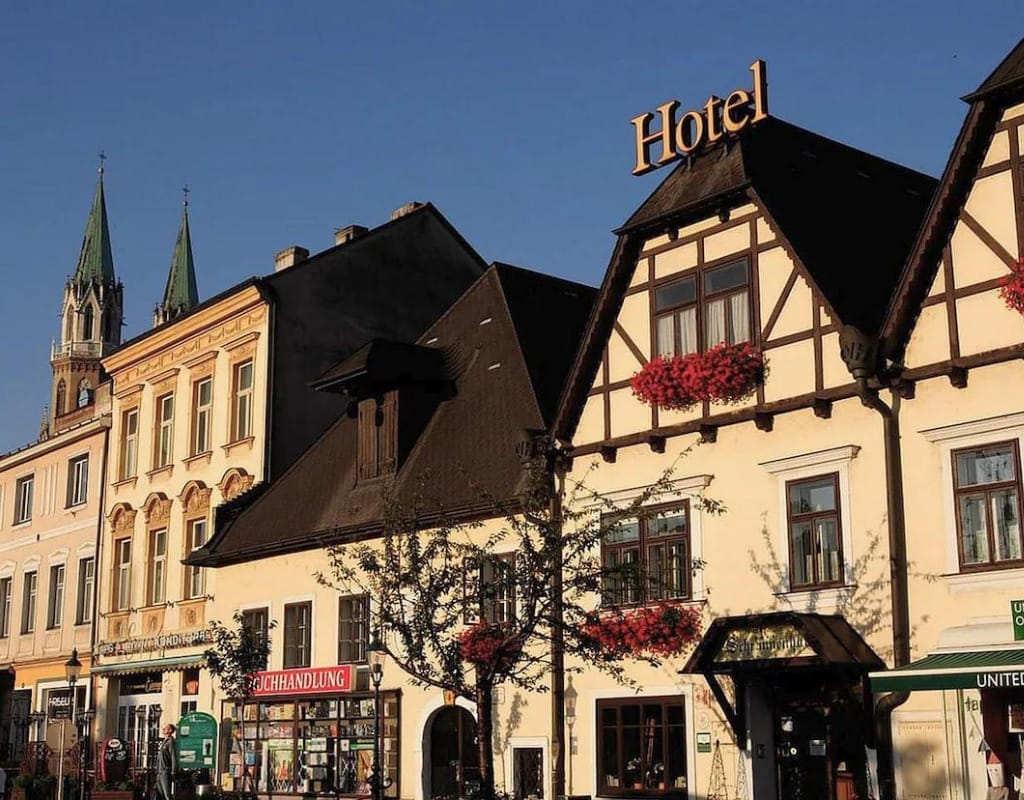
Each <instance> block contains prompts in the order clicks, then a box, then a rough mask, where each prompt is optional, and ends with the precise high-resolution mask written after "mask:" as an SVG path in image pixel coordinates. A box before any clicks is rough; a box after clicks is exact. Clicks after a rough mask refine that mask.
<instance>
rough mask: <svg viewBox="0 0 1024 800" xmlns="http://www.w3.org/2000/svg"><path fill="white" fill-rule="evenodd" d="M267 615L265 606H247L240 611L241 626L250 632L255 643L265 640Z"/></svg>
mask: <svg viewBox="0 0 1024 800" xmlns="http://www.w3.org/2000/svg"><path fill="white" fill-rule="evenodd" d="M269 616H270V615H269V612H268V610H267V609H266V608H247V609H246V610H245V611H243V612H242V627H243V628H245V629H246V630H247V631H249V633H250V634H252V637H253V640H254V641H255V642H257V643H258V642H265V641H266V640H267V630H268V617H269Z"/></svg>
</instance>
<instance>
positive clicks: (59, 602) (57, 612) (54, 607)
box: [46, 564, 65, 629]
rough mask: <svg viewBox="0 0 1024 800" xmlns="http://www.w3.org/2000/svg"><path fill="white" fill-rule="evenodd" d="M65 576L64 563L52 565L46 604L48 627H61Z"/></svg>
mask: <svg viewBox="0 0 1024 800" xmlns="http://www.w3.org/2000/svg"><path fill="white" fill-rule="evenodd" d="M64 577H65V568H64V565H63V564H54V565H53V566H52V567H50V595H49V600H48V604H47V606H46V627H47V628H49V629H53V628H59V627H60V624H61V621H62V620H63V618H64Z"/></svg>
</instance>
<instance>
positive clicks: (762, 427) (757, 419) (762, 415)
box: [754, 411, 775, 432]
mask: <svg viewBox="0 0 1024 800" xmlns="http://www.w3.org/2000/svg"><path fill="white" fill-rule="evenodd" d="M754 425H755V426H757V429H758V430H759V431H766V432H767V431H770V430H771V429H772V428H773V427H774V425H775V415H774V414H769V413H768V412H767V411H758V412H756V413H755V414H754Z"/></svg>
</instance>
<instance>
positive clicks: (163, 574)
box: [146, 528, 168, 606]
mask: <svg viewBox="0 0 1024 800" xmlns="http://www.w3.org/2000/svg"><path fill="white" fill-rule="evenodd" d="M161 537H162V540H163V552H159V549H160V548H158V547H157V546H156V545H157V544H158V543H159V542H160V541H161ZM147 538H148V539H149V541H148V542H147V543H146V544H147V551H148V552H147V554H146V555H147V557H148V558H149V574H148V575H147V576H146V605H149V606H162V605H164V603H166V602H167V541H168V535H167V528H154V529H153V530H151V531H148V532H147ZM158 589H159V592H157V590H158ZM158 595H159V596H158Z"/></svg>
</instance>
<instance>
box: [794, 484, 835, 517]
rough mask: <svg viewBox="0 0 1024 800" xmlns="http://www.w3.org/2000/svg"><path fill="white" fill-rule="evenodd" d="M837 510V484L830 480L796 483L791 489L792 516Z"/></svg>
mask: <svg viewBox="0 0 1024 800" xmlns="http://www.w3.org/2000/svg"><path fill="white" fill-rule="evenodd" d="M835 508H836V489H835V483H834V482H833V481H832V480H831V479H829V478H826V479H825V480H820V481H805V482H803V483H796V484H792V485H791V486H790V487H789V511H790V513H791V514H809V513H811V512H818V511H834V510H835Z"/></svg>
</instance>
